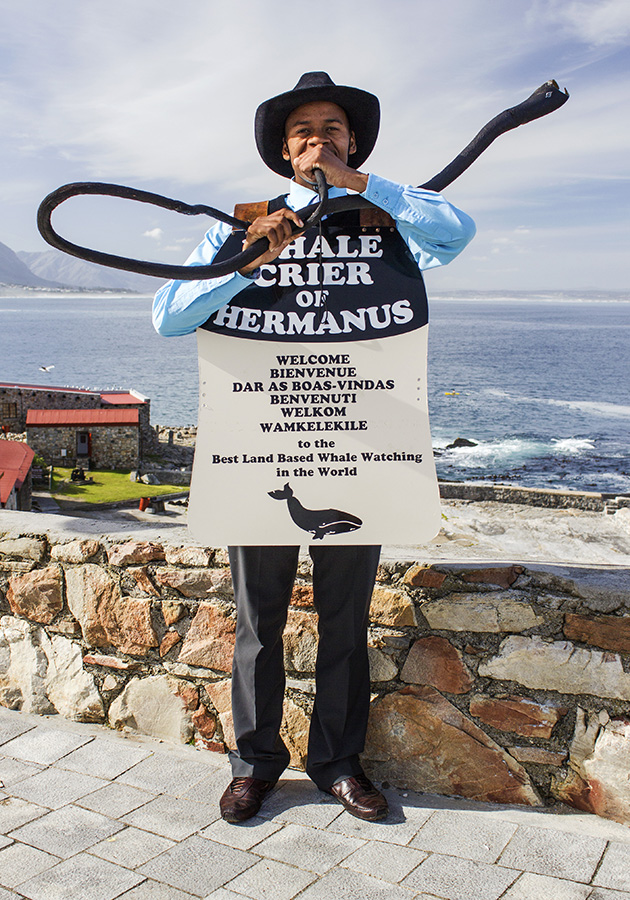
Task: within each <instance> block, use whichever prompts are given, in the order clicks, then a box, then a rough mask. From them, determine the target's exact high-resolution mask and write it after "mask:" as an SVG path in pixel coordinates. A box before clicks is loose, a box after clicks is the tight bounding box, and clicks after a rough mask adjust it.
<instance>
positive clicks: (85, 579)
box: [66, 563, 158, 656]
mask: <svg viewBox="0 0 630 900" xmlns="http://www.w3.org/2000/svg"><path fill="white" fill-rule="evenodd" d="M66 587H67V598H68V606H69V607H70V610H71V612H72V614H73V615H74V616H75V618H76V619H77V620H78V621H79V623H80V625H81V630H82V631H83V637H84V638H85V640H86V641H87V642H88V643H89V644H91V645H92V646H93V647H105V646H107V645H109V644H111V645H112V646H113V647H117V648H118V649H119V650H121V651H122V652H123V653H129V654H130V655H131V656H144V655H145V654H146V653H147V651H148V650H149V649H150V648H151V647H157V646H158V638H157V635H156V633H155V631H154V630H153V625H152V624H151V602H150V601H149V600H144V599H141V598H138V599H132V598H130V597H126V598H124V600H123V598H122V597H121V594H120V589H119V587H118V585H117V584H116V582H115V581H114V579H113V578H112V577H111V575H109V574H108V573H107V572H106V571H105V570H104V569H101V568H100V567H99V566H96V565H93V564H92V563H86V564H85V565H83V566H77V567H76V568H72V569H68V570H67V571H66Z"/></svg>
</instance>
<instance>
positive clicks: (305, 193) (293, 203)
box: [287, 179, 348, 209]
mask: <svg viewBox="0 0 630 900" xmlns="http://www.w3.org/2000/svg"><path fill="white" fill-rule="evenodd" d="M347 193H348V192H347V190H346V189H345V188H338V187H329V188H328V196H329V197H330V198H331V200H332V198H333V197H345V196H346V194H347ZM316 200H317V193H316V192H315V191H312V190H311V189H310V188H307V187H304V185H302V184H298V183H297V181H295V180H294V179H292V180H291V187H290V188H289V196H288V197H287V203H288V204H289V206H290V207H291V209H302V208H303V207H305V206H309V205H310V204H311V203H314V202H315V201H316Z"/></svg>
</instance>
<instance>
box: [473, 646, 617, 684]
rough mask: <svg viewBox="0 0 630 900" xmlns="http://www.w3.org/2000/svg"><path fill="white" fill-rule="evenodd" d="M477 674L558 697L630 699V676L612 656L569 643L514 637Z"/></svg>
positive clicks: (481, 666)
mask: <svg viewBox="0 0 630 900" xmlns="http://www.w3.org/2000/svg"><path fill="white" fill-rule="evenodd" d="M479 674H480V675H481V676H488V677H490V678H497V679H505V680H507V681H516V682H518V683H519V684H523V685H525V687H528V688H542V689H545V690H548V691H558V692H559V693H561V694H592V695H593V696H595V697H612V698H615V699H618V700H630V675H628V674H626V673H625V672H624V670H623V665H622V663H621V658H620V657H619V656H618V655H617V654H616V653H610V652H607V653H602V652H601V651H599V650H583V649H581V648H578V647H576V646H575V645H574V644H571V643H570V642H569V641H544V640H543V639H542V638H540V637H537V636H534V637H523V636H521V635H514V636H512V637H509V638H507V639H506V640H505V641H503V643H502V644H501V646H500V647H499V654H498V655H497V656H495V657H494V658H492V659H489V660H488V661H487V662H486V663H482V664H481V665H480V666H479Z"/></svg>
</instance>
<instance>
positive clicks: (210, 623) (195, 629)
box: [178, 603, 236, 672]
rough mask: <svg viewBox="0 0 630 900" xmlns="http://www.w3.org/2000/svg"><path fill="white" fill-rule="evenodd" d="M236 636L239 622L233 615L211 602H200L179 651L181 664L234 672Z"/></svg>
mask: <svg viewBox="0 0 630 900" xmlns="http://www.w3.org/2000/svg"><path fill="white" fill-rule="evenodd" d="M235 635H236V621H235V620H234V619H233V618H232V617H231V616H229V615H227V614H226V613H225V612H224V611H223V610H222V609H220V607H218V606H215V605H214V604H212V603H200V604H199V609H198V610H197V614H196V616H195V618H194V619H193V620H192V622H191V625H190V628H189V630H188V634H187V635H186V640H185V641H184V643H183V645H182V649H181V650H180V652H179V657H178V658H179V662H180V663H186V664H187V665H189V666H203V667H205V668H207V669H218V670H219V671H222V672H231V671H232V656H233V654H234V640H235Z"/></svg>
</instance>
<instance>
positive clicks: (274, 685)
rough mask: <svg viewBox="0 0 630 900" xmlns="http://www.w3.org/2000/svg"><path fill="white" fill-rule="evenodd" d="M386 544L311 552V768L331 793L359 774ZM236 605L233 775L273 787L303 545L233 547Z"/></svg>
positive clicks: (281, 764) (282, 759)
mask: <svg viewBox="0 0 630 900" xmlns="http://www.w3.org/2000/svg"><path fill="white" fill-rule="evenodd" d="M380 549H381V548H380V547H372V546H343V547H340V546H334V547H319V546H311V547H310V548H309V551H310V554H311V558H312V560H313V594H314V598H315V601H314V602H315V608H316V610H317V612H318V615H319V624H318V630H319V645H318V651H317V664H316V672H315V683H316V694H315V705H314V709H313V715H312V717H311V725H310V731H309V741H308V761H307V767H306V771H307V773H308V775H309V776H310V778H312V779H313V781H314V782H315V784H316V785H317V786H318V787H319V788H321V789H323V790H326V789H327V788H329V787H330V786H331V785H332V784H334V783H335V782H336V781H339V780H341V779H343V778H348V777H351V776H353V775H358V774H359V773H360V772H361V765H360V763H359V753H361V752H362V750H363V746H364V742H365V733H366V730H367V720H368V712H369V703H370V673H369V665H368V655H367V626H368V613H369V608H370V599H371V596H372V591H373V589H374V582H375V580H376V570H377V567H378V560H379V555H380ZM229 554H230V566H231V569H232V580H233V583H234V595H235V598H236V608H237V626H236V646H235V650H234V666H233V671H232V714H233V717H234V731H235V734H236V750H235V751H233V752H231V753H230V759H231V763H232V771H233V774H234V776H235V777H238V776H252V777H254V778H261V779H263V780H265V781H276V780H277V779H278V778H279V777H280V775H281V774H282V772H283V771H284V769H285V768H286V766H287V764H288V762H289V752H288V750H287V748H286V746H285V745H284V742H283V741H282V739H281V737H280V734H279V732H280V725H281V723H282V703H283V698H284V687H285V674H284V655H283V645H282V633H283V631H284V627H285V624H286V621H287V610H288V606H289V600H290V598H291V592H292V590H293V583H294V580H295V576H296V572H297V565H298V556H299V547H230V548H229Z"/></svg>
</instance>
